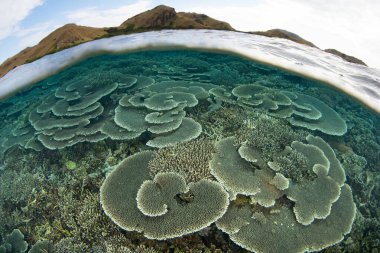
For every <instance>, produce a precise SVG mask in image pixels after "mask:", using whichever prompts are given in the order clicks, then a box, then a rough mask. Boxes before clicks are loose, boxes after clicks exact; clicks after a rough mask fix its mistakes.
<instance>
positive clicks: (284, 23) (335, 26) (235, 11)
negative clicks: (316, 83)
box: [187, 0, 380, 68]
mask: <svg viewBox="0 0 380 253" xmlns="http://www.w3.org/2000/svg"><path fill="white" fill-rule="evenodd" d="M187 11H195V12H200V13H205V14H207V15H210V16H212V17H214V18H217V19H220V20H224V21H227V22H229V23H230V24H231V25H232V26H233V27H234V28H236V29H238V30H243V31H258V30H268V29H273V28H282V29H286V30H289V31H291V32H294V33H297V34H298V35H300V36H301V37H303V38H305V39H307V40H310V41H311V42H313V43H314V44H316V45H317V46H319V47H320V48H335V49H338V50H340V51H342V52H344V53H346V54H351V55H353V56H356V57H358V58H361V59H362V60H363V61H365V62H366V63H367V64H369V65H370V66H373V67H376V68H380V58H379V57H378V56H379V55H380V34H379V32H378V30H379V28H378V24H380V1H373V0H334V1H331V0H308V1H304V0H281V1H273V0H262V1H252V2H251V3H249V4H243V3H235V2H234V4H231V5H229V4H228V3H226V4H220V5H219V6H206V5H204V4H202V6H199V7H197V8H193V9H191V10H187Z"/></svg>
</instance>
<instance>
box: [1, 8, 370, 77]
mask: <svg viewBox="0 0 380 253" xmlns="http://www.w3.org/2000/svg"><path fill="white" fill-rule="evenodd" d="M160 29H213V30H228V31H236V30H235V29H234V28H233V27H232V26H231V25H230V24H228V23H227V22H223V21H220V20H216V19H213V18H211V17H209V16H207V15H205V14H198V13H189V12H176V11H175V9H174V8H172V7H169V6H165V5H159V6H157V7H155V8H153V9H151V10H148V11H145V12H142V13H140V14H137V15H135V16H133V17H131V18H129V19H127V20H126V21H124V22H123V23H122V24H120V26H117V27H106V28H94V27H88V26H80V25H76V24H66V25H64V26H62V27H60V28H58V29H56V30H55V31H53V32H52V33H50V34H49V35H48V36H46V37H45V38H43V39H42V40H41V41H40V42H39V43H38V44H37V45H35V46H32V47H27V48H25V49H23V50H22V51H20V52H19V53H17V54H16V55H14V56H12V57H10V58H8V59H7V60H5V61H4V62H3V63H2V64H1V65H0V78H1V77H2V76H4V75H5V74H6V73H8V72H9V71H10V70H12V69H14V68H16V67H17V66H20V65H22V64H25V63H30V62H33V61H35V60H37V59H39V58H41V57H43V56H45V55H48V54H52V53H55V52H58V51H60V50H63V49H66V48H69V47H73V46H76V45H78V44H81V43H84V42H88V41H92V40H95V39H100V38H105V37H111V36H116V35H122V34H131V33H137V32H145V31H152V30H160ZM249 33H252V34H256V35H261V36H267V37H278V38H284V39H289V40H292V41H295V42H297V43H301V44H304V45H308V46H312V47H316V46H315V45H314V44H313V43H311V42H310V41H307V40H305V39H303V38H302V37H300V36H298V35H297V34H294V33H291V32H288V31H286V30H282V29H271V30H268V31H260V32H249ZM325 51H326V52H328V53H332V54H335V55H338V56H339V57H342V58H343V59H344V60H346V61H350V62H354V63H357V64H362V65H365V63H364V62H363V61H361V60H359V59H357V58H355V57H353V56H349V55H346V54H344V53H341V52H339V51H337V50H335V49H328V50H325Z"/></svg>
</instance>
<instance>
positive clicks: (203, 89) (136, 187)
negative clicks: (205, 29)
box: [0, 51, 380, 253]
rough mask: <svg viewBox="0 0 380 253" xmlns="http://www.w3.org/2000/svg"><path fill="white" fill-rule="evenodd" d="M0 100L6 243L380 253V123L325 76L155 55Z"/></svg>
mask: <svg viewBox="0 0 380 253" xmlns="http://www.w3.org/2000/svg"><path fill="white" fill-rule="evenodd" d="M0 108H1V110H0V119H1V120H0V252H1V253H14V252H17V253H22V252H30V253H35V252H40V253H42V252H49V253H50V252H56V253H63V252H74V253H75V252H78V253H79V252H91V253H92V252H93V253H100V252H102V253H103V252H108V253H111V252H112V253H114V252H116V253H119V252H120V253H128V252H137V253H159V252H264V253H270V252H274V253H275V252H305V251H321V252H329V253H330V252H371V253H372V252H377V251H379V250H380V242H379V238H380V234H379V231H380V212H379V210H380V195H379V192H380V173H379V168H380V134H379V133H380V129H379V126H380V117H379V116H378V115H375V114H373V112H370V111H368V110H367V109H365V108H364V107H362V106H361V105H360V104H358V103H357V102H355V101H354V100H353V99H352V98H350V97H348V96H346V95H344V94H342V93H340V92H338V91H336V90H332V89H330V88H328V87H327V86H324V85H323V84H322V83H318V82H315V81H312V80H310V79H307V78H305V77H301V76H296V75H294V74H291V73H288V72H285V71H282V70H280V69H276V68H273V67H270V66H266V65H263V64H259V63H256V62H252V61H248V60H245V59H242V58H238V57H235V56H231V55H226V54H217V53H206V52H197V51H150V52H139V53H130V54H123V55H102V56H97V57H93V58H90V59H88V60H86V61H82V62H80V63H78V64H76V65H74V66H72V67H70V68H68V69H65V70H64V71H62V72H60V73H58V74H56V75H54V76H52V77H49V78H48V79H45V80H43V81H40V82H39V83H36V84H34V86H33V87H32V88H31V89H29V90H25V91H23V92H20V93H19V94H17V95H15V96H13V97H10V98H8V99H7V100H4V101H1V102H0Z"/></svg>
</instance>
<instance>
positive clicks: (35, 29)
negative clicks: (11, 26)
mask: <svg viewBox="0 0 380 253" xmlns="http://www.w3.org/2000/svg"><path fill="white" fill-rule="evenodd" d="M58 27H60V25H58V24H55V23H53V22H51V21H48V22H44V23H37V24H35V25H33V26H31V27H28V28H23V29H19V30H17V31H16V33H15V34H14V35H15V36H16V37H18V38H19V40H18V41H19V43H18V47H19V48H26V47H31V46H34V45H36V44H38V42H40V41H41V40H42V39H43V38H45V37H46V36H47V35H49V34H50V33H51V32H52V31H53V30H55V29H57V28H58Z"/></svg>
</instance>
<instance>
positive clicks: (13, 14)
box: [0, 0, 43, 40]
mask: <svg viewBox="0 0 380 253" xmlns="http://www.w3.org/2000/svg"><path fill="white" fill-rule="evenodd" d="M42 4H43V0H17V1H15V0H1V1H0V40H2V39H4V38H6V37H8V36H9V35H11V34H12V33H13V32H15V31H17V30H18V29H19V28H18V27H19V25H20V22H21V21H22V20H23V19H25V18H26V17H27V16H28V15H29V13H30V12H31V11H32V10H33V9H34V8H36V7H37V6H40V5H42Z"/></svg>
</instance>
